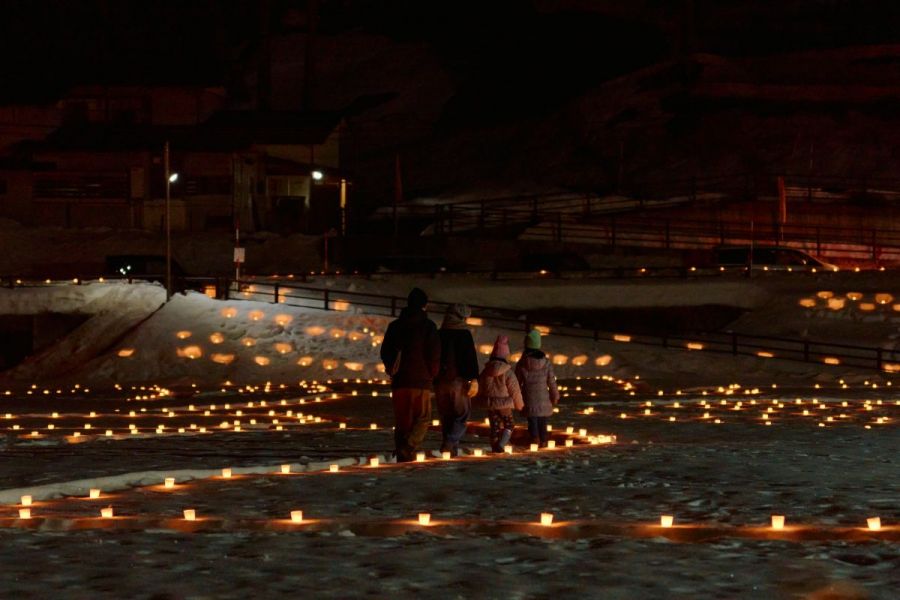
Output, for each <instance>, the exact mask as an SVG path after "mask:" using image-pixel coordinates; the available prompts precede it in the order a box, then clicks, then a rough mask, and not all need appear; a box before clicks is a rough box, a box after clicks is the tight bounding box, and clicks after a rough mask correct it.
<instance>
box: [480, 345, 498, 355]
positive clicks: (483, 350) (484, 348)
mask: <svg viewBox="0 0 900 600" xmlns="http://www.w3.org/2000/svg"><path fill="white" fill-rule="evenodd" d="M493 350H494V346H493V344H481V345H480V346H478V351H479V352H481V353H482V354H485V355H488V354H490V353H491V352H492V351H493Z"/></svg>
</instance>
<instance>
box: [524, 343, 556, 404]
mask: <svg viewBox="0 0 900 600" xmlns="http://www.w3.org/2000/svg"><path fill="white" fill-rule="evenodd" d="M516 379H517V380H518V382H519V385H520V386H521V388H522V399H523V400H524V402H525V415H526V416H528V417H549V416H551V415H552V414H553V407H554V406H555V405H556V404H557V403H558V402H559V390H558V389H557V387H556V375H555V374H554V373H553V365H551V364H550V361H549V360H547V357H546V356H545V355H544V353H543V352H541V351H540V350H526V351H525V353H524V354H523V355H522V358H520V359H519V362H518V363H516Z"/></svg>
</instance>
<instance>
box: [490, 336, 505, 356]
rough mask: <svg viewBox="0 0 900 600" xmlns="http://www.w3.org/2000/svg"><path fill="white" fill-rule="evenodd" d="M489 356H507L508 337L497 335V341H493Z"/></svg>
mask: <svg viewBox="0 0 900 600" xmlns="http://www.w3.org/2000/svg"><path fill="white" fill-rule="evenodd" d="M491 356H494V357H496V358H509V338H508V337H506V336H505V335H498V336H497V341H496V342H494V349H493V350H492V351H491Z"/></svg>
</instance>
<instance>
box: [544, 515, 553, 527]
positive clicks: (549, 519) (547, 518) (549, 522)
mask: <svg viewBox="0 0 900 600" xmlns="http://www.w3.org/2000/svg"><path fill="white" fill-rule="evenodd" d="M541 525H543V526H544V527H550V526H551V525H553V513H541Z"/></svg>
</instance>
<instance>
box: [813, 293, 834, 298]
mask: <svg viewBox="0 0 900 600" xmlns="http://www.w3.org/2000/svg"><path fill="white" fill-rule="evenodd" d="M816 296H818V297H819V298H821V299H822V300H828V299H829V298H832V297H834V292H829V291H821V292H818V293H817V294H816Z"/></svg>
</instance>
